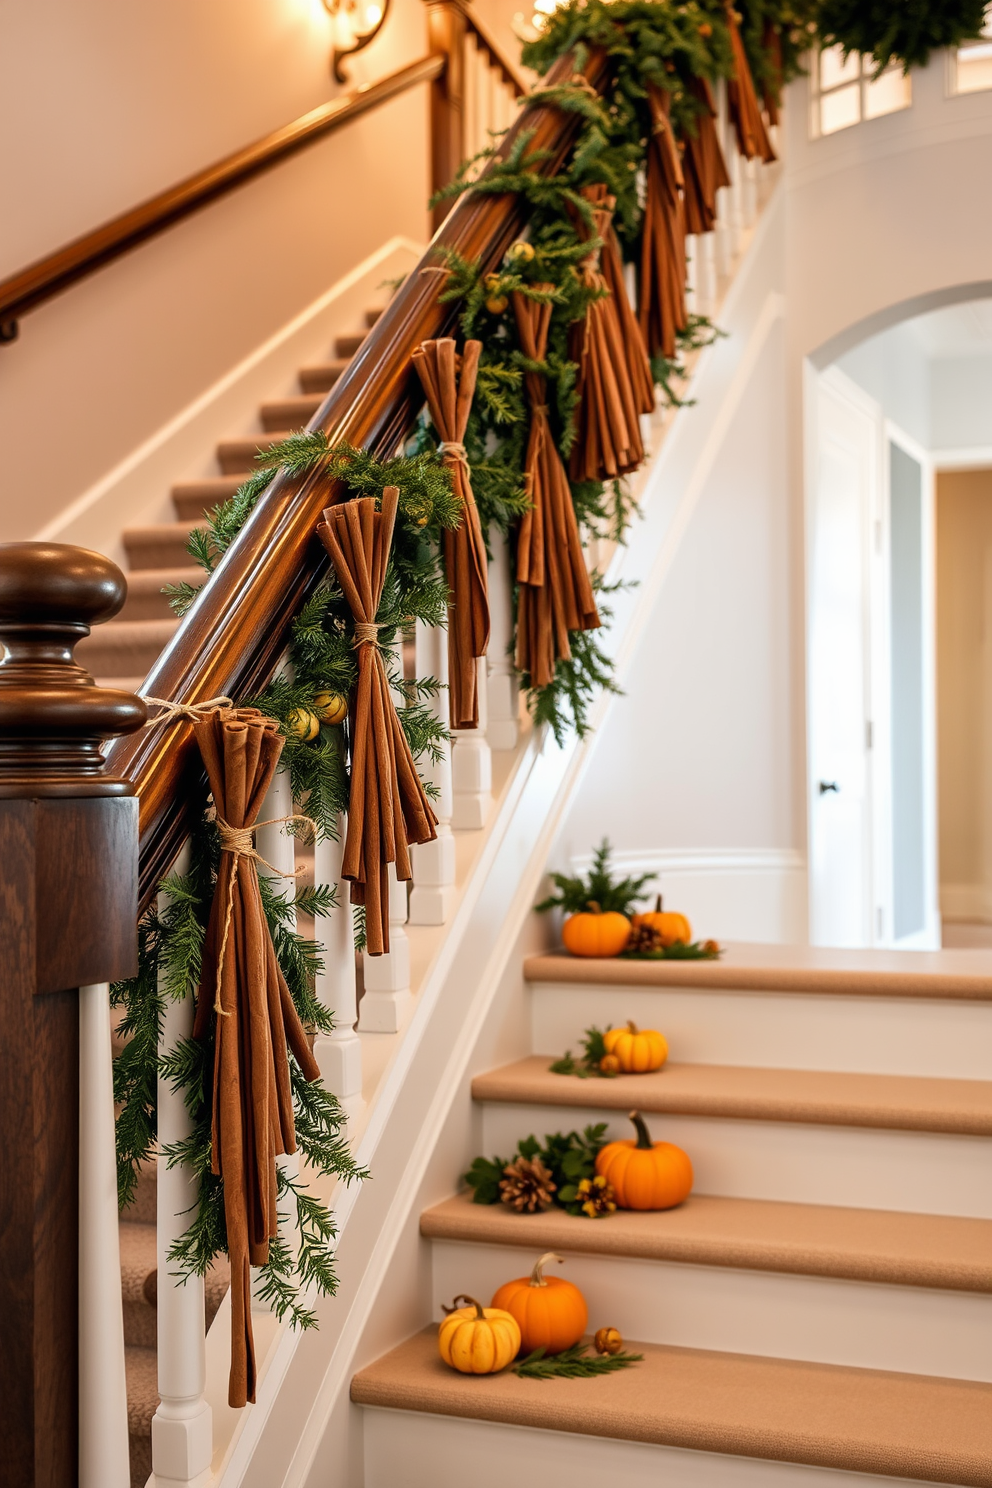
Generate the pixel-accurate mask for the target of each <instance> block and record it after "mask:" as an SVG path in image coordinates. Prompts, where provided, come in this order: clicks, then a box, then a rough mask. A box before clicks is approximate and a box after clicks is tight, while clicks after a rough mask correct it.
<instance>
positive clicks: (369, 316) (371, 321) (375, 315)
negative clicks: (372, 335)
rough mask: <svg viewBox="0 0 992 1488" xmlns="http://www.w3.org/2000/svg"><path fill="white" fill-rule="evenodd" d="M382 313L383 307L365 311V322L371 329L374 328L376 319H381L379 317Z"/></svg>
mask: <svg viewBox="0 0 992 1488" xmlns="http://www.w3.org/2000/svg"><path fill="white" fill-rule="evenodd" d="M382 313H383V312H382V310H381V309H379V310H366V312H365V324H366V325H367V326H368V328H369V330H371V329H372V327H373V326H374V325H375V323H376V321H377V320H378V319H379V317H380V316H381V315H382Z"/></svg>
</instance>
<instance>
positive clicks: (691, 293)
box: [685, 233, 699, 315]
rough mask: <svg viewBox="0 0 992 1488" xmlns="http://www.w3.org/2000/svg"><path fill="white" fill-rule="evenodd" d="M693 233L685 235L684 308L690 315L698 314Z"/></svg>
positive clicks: (695, 240)
mask: <svg viewBox="0 0 992 1488" xmlns="http://www.w3.org/2000/svg"><path fill="white" fill-rule="evenodd" d="M698 242H699V239H698V238H697V236H696V234H695V233H686V239H685V281H686V288H685V307H686V309H687V310H688V312H689V314H690V315H696V314H698V313H699V261H698V255H697V249H696V245H697V244H698Z"/></svg>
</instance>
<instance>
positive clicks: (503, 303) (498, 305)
mask: <svg viewBox="0 0 992 1488" xmlns="http://www.w3.org/2000/svg"><path fill="white" fill-rule="evenodd" d="M509 303H510V302H509V300H508V299H507V298H506V295H494V296H493V297H492V298H491V299H488V300H487V301H486V309H487V310H488V311H489V314H490V315H502V314H503V311H504V310H505V309H506V307H507V305H508V304H509Z"/></svg>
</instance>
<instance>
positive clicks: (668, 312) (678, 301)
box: [639, 83, 689, 358]
mask: <svg viewBox="0 0 992 1488" xmlns="http://www.w3.org/2000/svg"><path fill="white" fill-rule="evenodd" d="M648 108H649V109H650V113H651V138H650V140H649V141H648V150H647V180H646V195H645V203H644V222H643V227H642V230H641V282H640V316H639V319H640V323H641V332H642V335H643V337H644V344H645V346H646V347H647V349H648V352H649V353H650V355H651V356H655V355H656V354H659V353H660V355H661V356H664V357H668V358H671V357H673V356H674V355H675V338H676V334H677V333H678V332H679V331H681V330H684V329H685V327H686V326H687V325H688V323H689V316H688V312H687V310H686V303H685V281H686V261H685V214H684V211H683V206H682V186H683V178H682V164H681V161H680V159H679V152H678V147H677V145H676V143H675V136H674V135H673V133H672V125H671V120H670V119H669V110H670V101H669V97H668V94H667V93H665V92H663V90H662V89H661V88H658V87H656V86H655V84H654V83H649V84H648Z"/></svg>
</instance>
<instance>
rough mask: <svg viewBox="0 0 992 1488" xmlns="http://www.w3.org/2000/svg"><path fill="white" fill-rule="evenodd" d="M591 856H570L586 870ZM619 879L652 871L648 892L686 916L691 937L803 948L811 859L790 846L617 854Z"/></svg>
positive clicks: (578, 867) (580, 869)
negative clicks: (807, 874)
mask: <svg viewBox="0 0 992 1488" xmlns="http://www.w3.org/2000/svg"><path fill="white" fill-rule="evenodd" d="M591 862H592V854H591V853H587V854H583V855H582V856H581V857H573V859H572V866H573V869H574V871H575V872H577V873H585V872H586V871H587V870H588V868H589V865H590V864H591ZM613 862H614V864H615V866H616V869H617V871H618V872H619V873H621V874H624V875H626V874H636V873H654V874H655V875H656V882H655V883H654V884H653V885H649V893H650V894H654V893H660V894H662V895H663V896H664V899H665V903H666V906H667V907H668V908H669V909H676V910H679V911H680V912H681V913H682V914H685V915H687V916H688V918H689V921H690V923H691V924H692V928H693V934H694V935H696V936H698V937H700V938H702V939H708V938H709V937H712V938H713V939H714V940H749V941H761V942H764V943H769V942H776V941H778V942H792V943H804V942H805V940H806V860H805V858H804V856H803V854H802V853H800V852H797V851H795V850H794V849H791V848H733V847H717V848H658V849H655V850H654V851H650V852H641V851H636V850H635V851H631V852H616V853H614V854H613Z"/></svg>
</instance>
